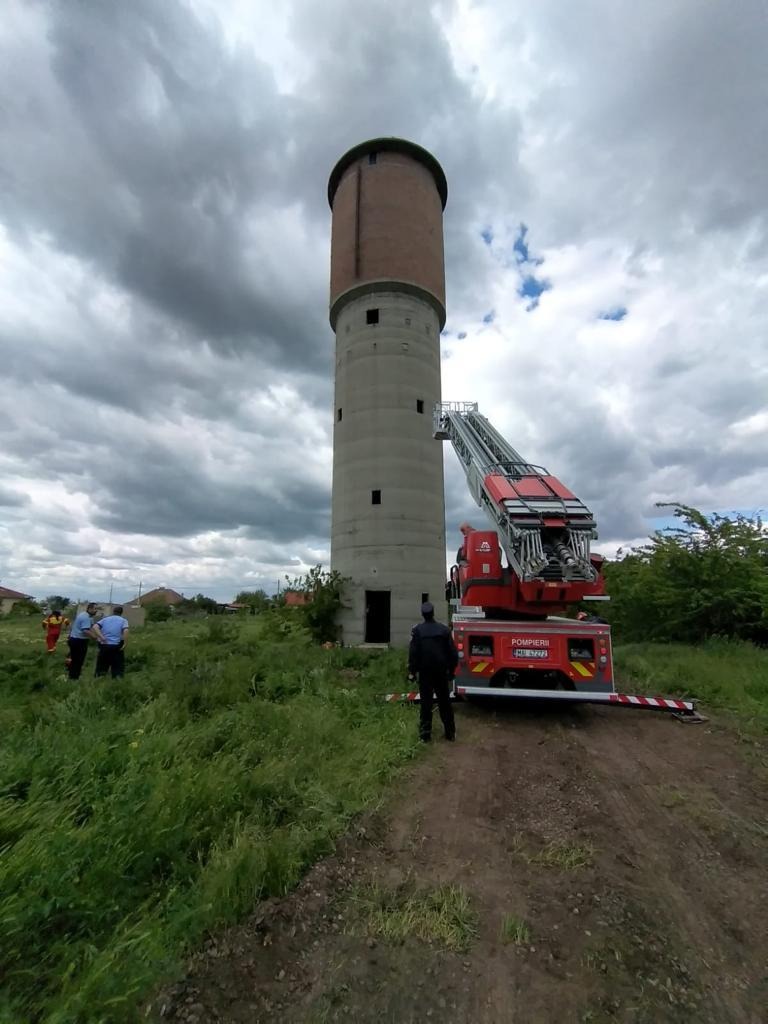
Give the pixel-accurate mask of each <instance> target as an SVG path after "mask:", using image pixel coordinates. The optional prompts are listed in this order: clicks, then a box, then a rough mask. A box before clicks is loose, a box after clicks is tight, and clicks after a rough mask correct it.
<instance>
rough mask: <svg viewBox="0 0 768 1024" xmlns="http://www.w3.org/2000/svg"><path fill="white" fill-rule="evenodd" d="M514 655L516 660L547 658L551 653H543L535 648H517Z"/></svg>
mask: <svg viewBox="0 0 768 1024" xmlns="http://www.w3.org/2000/svg"><path fill="white" fill-rule="evenodd" d="M513 653H514V656H515V657H516V658H546V657H548V656H549V651H542V650H539V649H538V648H535V647H530V648H528V647H516V648H515V650H514V652H513Z"/></svg>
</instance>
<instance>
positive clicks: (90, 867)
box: [0, 616, 417, 1024]
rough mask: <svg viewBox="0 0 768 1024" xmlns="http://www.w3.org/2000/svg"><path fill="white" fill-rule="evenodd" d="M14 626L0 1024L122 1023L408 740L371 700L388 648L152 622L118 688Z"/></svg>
mask: <svg viewBox="0 0 768 1024" xmlns="http://www.w3.org/2000/svg"><path fill="white" fill-rule="evenodd" d="M215 624H216V620H214V623H213V625H215ZM32 625H36V623H33V624H32ZM37 629H38V632H39V626H38V627H37ZM18 630H19V627H18V626H17V625H14V627H13V630H12V631H9V632H6V631H5V627H4V626H2V625H0V735H2V744H1V745H0V850H1V851H2V856H1V857H0V976H2V977H3V990H2V992H0V1021H5V1020H8V1021H11V1020H13V1021H25V1022H30V1024H33V1022H34V1024H37V1022H43V1021H45V1022H47V1024H70V1022H75V1021H86V1020H88V1021H96V1020H98V1021H104V1022H109V1024H114V1022H117V1021H120V1022H125V1021H134V1020H136V1019H137V1015H138V1009H137V1007H138V1006H139V1005H140V1004H141V1001H142V999H143V998H144V997H145V995H146V993H147V992H148V991H149V990H150V989H151V988H152V986H153V985H155V984H156V983H157V981H158V980H160V979H162V978H163V977H165V976H168V975H169V974H171V973H173V971H174V970H175V968H176V965H177V964H178V962H179V959H180V957H182V956H183V955H184V954H185V952H186V951H188V950H189V949H191V948H194V946H195V945H197V944H198V943H199V941H200V940H201V939H202V937H203V935H204V934H205V932H206V931H207V930H209V929H212V928H216V927H220V926H221V925H224V924H226V923H228V922H231V921H233V920H236V919H237V918H238V917H239V916H241V915H242V914H243V913H246V912H247V911H248V910H249V909H250V908H251V907H252V906H253V904H254V903H255V902H256V901H257V900H258V899H260V898H261V897H263V896H266V895H271V894H274V895H278V894H281V893H284V892H285V891H286V890H287V889H289V888H290V887H291V886H292V885H294V884H295V882H296V881H297V880H298V879H299V878H300V876H301V874H302V872H303V871H304V869H305V868H306V867H307V866H308V865H309V864H310V863H312V862H313V861H314V860H316V859H317V858H318V857H320V856H322V855H323V854H324V853H326V852H328V851H329V850H330V849H331V847H332V844H333V839H334V837H335V836H336V835H338V834H339V833H340V832H341V831H343V829H344V828H345V827H346V825H347V823H348V821H349V820H350V817H351V816H352V815H354V814H356V813H357V812H359V811H360V810H362V809H363V808H364V807H367V806H370V804H371V803H373V802H375V801H376V800H377V799H378V798H379V797H380V795H381V793H382V792H383V791H384V789H385V788H386V786H387V782H388V779H389V778H390V777H391V775H392V773H393V772H395V771H396V770H397V768H398V767H399V766H400V765H401V764H403V763H404V762H405V761H406V760H407V759H408V758H410V757H412V756H413V755H414V752H415V750H416V748H417V744H416V741H415V730H414V728H413V722H412V719H411V718H410V716H409V714H408V709H398V708H395V707H390V706H387V705H382V704H380V703H378V702H377V701H376V700H375V699H374V695H375V694H376V693H379V692H382V690H386V689H389V688H390V685H391V684H390V681H391V679H392V678H393V677H395V676H396V675H398V674H399V673H401V671H402V666H401V658H400V656H399V655H398V654H396V653H390V654H388V653H386V652H385V653H384V654H381V655H376V656H373V657H367V658H365V657H361V655H360V652H347V651H343V650H340V649H335V650H331V651H324V650H321V649H320V648H318V647H316V646H313V645H312V644H311V642H310V640H309V638H308V636H307V634H306V633H305V632H304V631H303V630H302V629H301V628H300V627H298V628H294V626H293V624H292V622H290V621H288V622H287V623H286V629H285V631H283V632H281V633H280V634H279V636H278V637H277V638H275V635H274V632H273V631H272V630H271V629H269V628H267V627H265V626H264V625H263V624H260V623H259V620H258V618H257V617H253V618H251V617H250V616H249V617H248V620H247V621H246V622H244V623H237V624H234V623H229V622H227V623H225V624H224V625H223V628H222V630H219V629H218V628H212V625H211V624H206V623H204V622H202V623H199V624H196V623H189V622H185V623H160V624H157V625H153V626H150V627H147V628H145V629H144V630H143V631H140V632H139V631H137V636H136V637H135V638H134V640H133V642H132V643H131V645H130V648H129V650H128V654H127V669H128V671H127V674H126V676H125V678H124V679H122V680H119V681H113V680H111V679H107V680H93V678H92V673H93V654H92V653H91V656H90V662H89V663H87V664H86V671H85V673H84V676H83V678H82V679H81V680H80V681H79V682H78V683H77V684H72V683H70V682H69V681H68V680H66V679H64V680H61V679H60V674H61V664H62V661H63V657H64V653H63V652H62V654H61V655H59V653H58V652H57V654H56V655H55V656H53V657H50V656H47V655H46V654H45V653H44V648H43V646H42V643H41V642H40V641H37V642H36V643H34V644H32V643H31V644H26V645H20V644H19V642H18V637H17V636H16V633H17V632H18ZM30 639H33V634H32V633H31V627H30ZM46 659H47V660H46ZM350 666H354V668H355V670H356V671H357V672H358V675H357V676H356V679H355V684H354V687H350V686H349V685H348V683H347V680H346V679H345V677H344V674H343V673H344V670H345V669H347V668H349V667H350Z"/></svg>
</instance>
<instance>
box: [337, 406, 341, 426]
mask: <svg viewBox="0 0 768 1024" xmlns="http://www.w3.org/2000/svg"><path fill="white" fill-rule="evenodd" d="M336 419H337V421H338V422H339V423H341V409H337V410H336Z"/></svg>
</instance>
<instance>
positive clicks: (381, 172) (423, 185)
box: [329, 139, 446, 321]
mask: <svg viewBox="0 0 768 1024" xmlns="http://www.w3.org/2000/svg"><path fill="white" fill-rule="evenodd" d="M377 147H378V148H377ZM389 147H391V148H389ZM445 199H446V185H445V176H444V175H443V172H442V169H441V168H440V165H439V164H438V163H437V161H436V160H435V159H434V158H433V157H432V156H431V155H430V154H429V153H427V152H426V151H425V150H422V149H420V147H418V146H414V145H413V144H412V143H406V142H405V141H403V140H387V139H380V140H373V141H372V142H370V143H364V144H362V145H361V146H358V147H356V148H355V149H354V150H350V152H349V153H348V154H347V156H346V157H342V159H341V160H340V161H339V163H338V164H337V165H336V167H335V168H334V171H333V173H332V174H331V180H330V184H329V200H330V202H331V206H332V210H333V224H332V235H331V311H332V313H331V319H332V321H333V320H334V319H335V317H334V313H333V311H334V308H335V304H336V303H337V300H338V299H339V297H340V296H343V295H344V293H345V292H349V291H350V289H355V290H356V291H357V290H358V289H360V288H361V287H362V286H365V285H368V284H373V283H374V282H398V283H401V284H404V285H406V286H411V287H413V288H414V289H416V290H419V291H424V292H426V293H428V295H429V296H431V297H432V299H433V301H434V300H436V304H437V306H438V307H439V312H440V314H441V317H440V318H441V321H444V319H445V270H444V257H443V206H444V204H445Z"/></svg>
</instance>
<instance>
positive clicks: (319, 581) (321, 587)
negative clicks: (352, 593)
mask: <svg viewBox="0 0 768 1024" xmlns="http://www.w3.org/2000/svg"><path fill="white" fill-rule="evenodd" d="M285 579H286V583H287V585H288V586H287V589H288V590H289V591H293V592H295V593H299V594H306V595H307V597H308V598H309V600H308V601H307V603H306V604H304V605H301V606H299V607H298V608H295V609H291V611H295V612H296V613H297V614H299V615H300V616H301V617H302V619H303V621H304V624H305V625H306V627H307V629H308V630H309V632H310V633H311V634H312V637H313V639H315V640H317V641H318V643H329V642H330V643H333V642H335V641H336V640H337V639H338V636H339V627H338V625H337V623H336V616H337V615H338V612H339V609H340V608H341V607H342V603H343V602H342V598H343V592H344V583H345V579H344V577H343V576H342V575H341V573H340V572H337V571H336V570H335V569H334V570H333V571H330V570H327V569H323V568H322V567H321V566H319V565H316V566H314V567H313V568H312V569H310V570H309V572H307V573H306V574H305V575H304V576H299V577H296V578H295V579H293V580H291V579H289V577H288V576H286V577H285Z"/></svg>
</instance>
